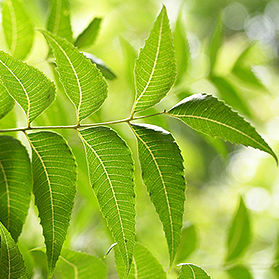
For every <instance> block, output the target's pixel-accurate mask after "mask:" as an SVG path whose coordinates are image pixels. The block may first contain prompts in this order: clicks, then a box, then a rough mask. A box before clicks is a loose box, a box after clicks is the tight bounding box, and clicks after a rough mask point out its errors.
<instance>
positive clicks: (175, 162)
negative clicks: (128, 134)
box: [132, 125, 185, 265]
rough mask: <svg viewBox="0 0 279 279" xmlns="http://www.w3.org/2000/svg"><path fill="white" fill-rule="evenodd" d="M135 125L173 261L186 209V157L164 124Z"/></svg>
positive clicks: (146, 176) (147, 182) (144, 171)
mask: <svg viewBox="0 0 279 279" xmlns="http://www.w3.org/2000/svg"><path fill="white" fill-rule="evenodd" d="M132 129H133V131H134V133H135V135H136V137H137V140H138V152H139V160H140V164H141V169H142V177H143V181H144V183H145V185H146V187H147V191H148V193H149V195H150V198H151V201H152V203H153V204H154V205H155V208H156V211H157V212H158V214H159V217H160V220H161V222H162V223H163V227H164V231H165V235H166V238H167V243H168V247H169V254H170V265H172V262H173V260H174V257H175V253H176V250H177V246H178V244H179V240H180V235H181V227H182V218H183V213H184V201H185V180H184V173H183V171H184V167H183V159H182V156H181V154H180V150H179V147H178V146H177V144H176V143H175V140H174V138H173V137H172V135H171V134H170V133H168V132H167V131H165V130H163V129H162V128H160V127H156V126H150V125H132Z"/></svg>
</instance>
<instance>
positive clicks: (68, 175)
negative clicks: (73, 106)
mask: <svg viewBox="0 0 279 279" xmlns="http://www.w3.org/2000/svg"><path fill="white" fill-rule="evenodd" d="M27 137H28V139H29V142H30V145H31V148H32V168H33V177H34V186H33V193H34V195H35V203H36V205H37V207H38V209H39V216H40V219H41V224H42V227H43V235H44V237H45V243H46V249H47V258H48V267H49V272H50V274H51V273H52V272H53V269H54V267H55V264H56V261H57V260H58V257H59V254H60V251H61V248H62V245H63V242H64V241H65V238H66V235H67V229H68V226H69V221H70V216H71V213H72V208H73V204H74V197H75V194H76V179H77V177H76V176H77V172H76V162H75V158H74V156H73V154H72V151H71V149H70V147H69V146H68V144H67V143H66V141H65V140H64V139H63V138H62V136H60V135H59V134H56V133H54V132H36V133H31V134H28V135H27Z"/></svg>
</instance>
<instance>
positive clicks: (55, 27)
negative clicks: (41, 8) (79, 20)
mask: <svg viewBox="0 0 279 279" xmlns="http://www.w3.org/2000/svg"><path fill="white" fill-rule="evenodd" d="M47 30H48V31H50V32H51V33H53V34H55V35H57V36H59V37H61V38H65V39H67V40H68V41H69V42H73V32H72V27H71V19H70V9H69V0H52V4H51V10H50V14H49V18H48V23H47Z"/></svg>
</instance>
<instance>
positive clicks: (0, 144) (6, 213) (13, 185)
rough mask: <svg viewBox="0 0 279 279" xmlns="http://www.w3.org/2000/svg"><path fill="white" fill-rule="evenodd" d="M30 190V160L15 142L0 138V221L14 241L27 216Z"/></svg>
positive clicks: (7, 137)
mask: <svg viewBox="0 0 279 279" xmlns="http://www.w3.org/2000/svg"><path fill="white" fill-rule="evenodd" d="M31 190H32V174H31V164H30V159H29V156H28V154H27V151H26V149H25V147H24V146H23V145H22V144H21V143H20V141H18V140H17V139H15V138H13V137H10V136H0V220H1V222H2V223H3V224H4V225H5V227H6V228H7V229H8V230H9V232H10V233H11V235H12V237H13V239H14V240H15V242H17V239H18V237H19V235H20V233H21V230H22V226H23V224H24V222H25V218H26V216H27V212H28V208H29V204H30V198H31Z"/></svg>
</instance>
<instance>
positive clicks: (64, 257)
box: [54, 249, 107, 279]
mask: <svg viewBox="0 0 279 279" xmlns="http://www.w3.org/2000/svg"><path fill="white" fill-rule="evenodd" d="M54 278H57V279H58V278H59V279H77V278H78V279H88V278H90V279H106V278H107V267H106V265H105V264H104V263H103V262H102V261H101V260H100V259H98V258H96V257H93V256H91V255H88V254H85V253H81V252H75V251H71V250H69V249H62V251H61V255H60V257H59V260H58V262H57V266H56V268H55V271H54Z"/></svg>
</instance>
